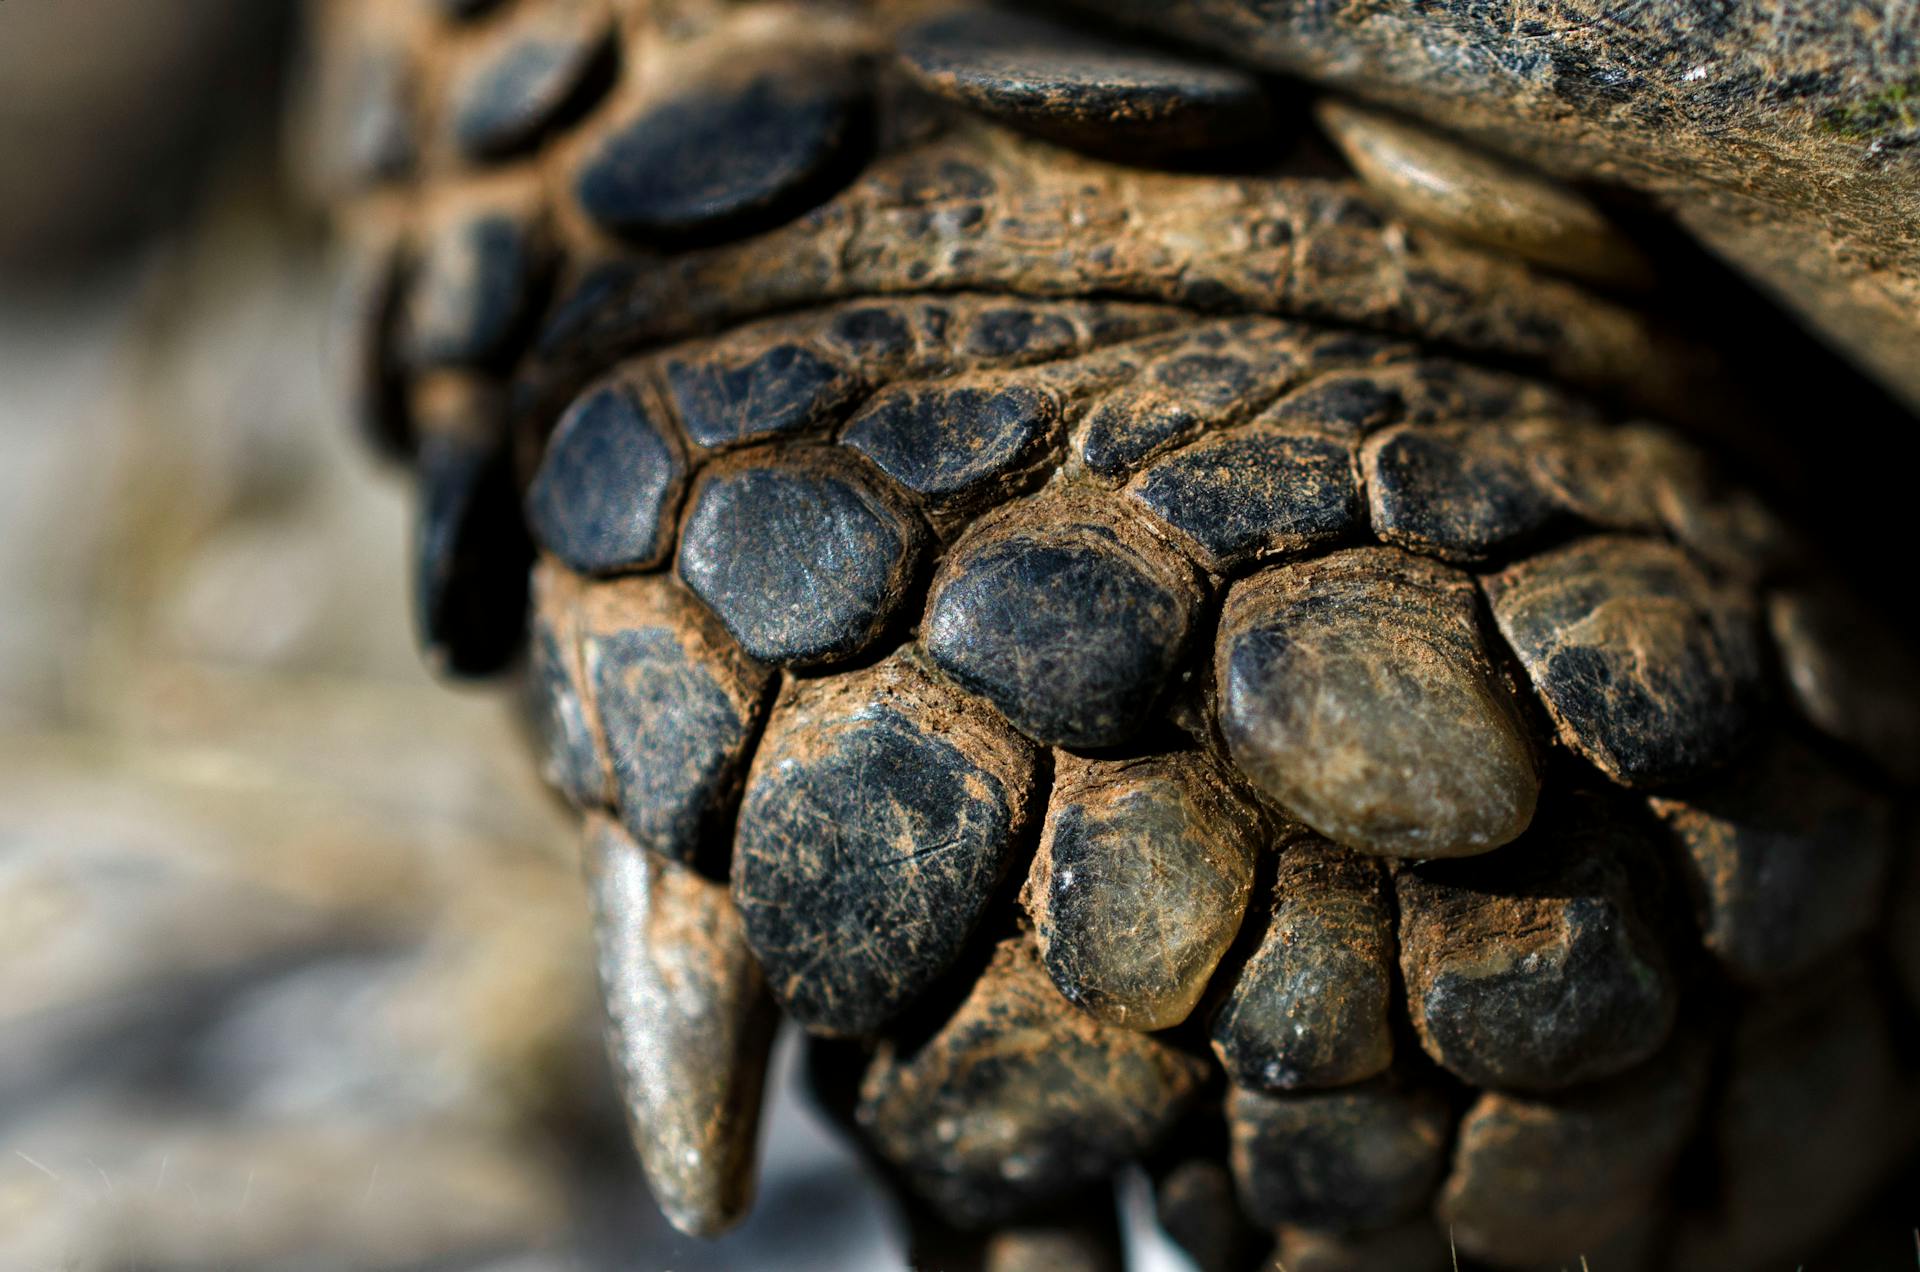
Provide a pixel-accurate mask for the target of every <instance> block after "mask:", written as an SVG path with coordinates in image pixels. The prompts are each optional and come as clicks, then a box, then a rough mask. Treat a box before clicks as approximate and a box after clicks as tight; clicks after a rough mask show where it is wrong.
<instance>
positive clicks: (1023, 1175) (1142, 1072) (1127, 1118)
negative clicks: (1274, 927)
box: [858, 937, 1204, 1223]
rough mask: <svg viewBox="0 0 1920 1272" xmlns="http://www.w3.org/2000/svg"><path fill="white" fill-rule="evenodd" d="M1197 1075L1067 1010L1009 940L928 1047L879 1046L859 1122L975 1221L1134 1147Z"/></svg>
mask: <svg viewBox="0 0 1920 1272" xmlns="http://www.w3.org/2000/svg"><path fill="white" fill-rule="evenodd" d="M1203 1073H1204V1064H1203V1062H1201V1061H1200V1060H1198V1059H1197V1058H1195V1057H1192V1056H1188V1055H1185V1054H1183V1053H1181V1052H1179V1051H1176V1050H1174V1049H1173V1048H1171V1047H1169V1046H1168V1045H1167V1044H1165V1043H1163V1042H1160V1041H1158V1040H1157V1039H1154V1038H1151V1037H1149V1036H1147V1035H1146V1034H1141V1033H1135V1032H1134V1031H1133V1030H1131V1029H1120V1028H1116V1027H1114V1026H1112V1025H1102V1024H1099V1023H1098V1022H1096V1021H1094V1020H1093V1019H1091V1018H1090V1017H1088V1016H1087V1015H1085V1014H1084V1013H1082V1012H1080V1011H1077V1010H1075V1009H1074V1008H1073V1007H1071V1006H1070V1005H1068V1003H1067V1002H1066V1001H1065V1000H1064V999H1062V998H1061V997H1060V995H1059V993H1058V992H1056V991H1055V990H1054V988H1053V986H1052V985H1051V984H1049V983H1048V981H1047V976H1046V973H1045V972H1044V971H1042V970H1041V968H1040V964H1039V960H1038V958H1037V957H1036V955H1035V953H1034V950H1033V947H1032V944H1031V942H1029V941H1028V940H1026V939H1025V938H1024V937H1016V938H1014V939H1012V940H1009V941H1005V942H1002V943H1001V945H1000V946H999V947H998V948H997V949H995V951H994V957H993V964H992V966H990V967H989V968H988V969H987V971H986V972H985V974H984V975H982V976H981V978H980V980H979V981H978V982H977V983H976V984H975V985H974V987H973V990H972V992H970V993H969V994H968V995H967V999H966V1001H965V1002H964V1003H962V1004H961V1006H960V1009H959V1010H958V1011H957V1012H955V1013H954V1015H953V1017H952V1018H951V1019H950V1020H948V1021H947V1023H946V1024H945V1025H944V1026H942V1028H941V1029H940V1031H939V1032H938V1033H937V1034H935V1035H934V1036H933V1037H932V1038H931V1039H929V1040H927V1041H926V1042H925V1043H923V1044H921V1046H920V1047H919V1048H918V1049H917V1050H914V1051H911V1052H903V1051H901V1050H900V1049H899V1048H898V1046H897V1045H895V1044H887V1045H885V1046H883V1047H882V1049H881V1051H880V1053H879V1054H878V1055H877V1056H876V1057H875V1059H874V1063H873V1065H872V1067H871V1068H870V1069H868V1071H867V1074H866V1076H865V1078H863V1079H862V1081H861V1088H860V1105H859V1110H858V1118H859V1122H860V1125H861V1126H862V1128H863V1129H864V1130H865V1131H866V1133H867V1134H868V1135H869V1136H871V1137H872V1139H873V1143H874V1146H875V1147H876V1148H877V1149H878V1150H879V1152H880V1155H881V1156H882V1157H883V1158H885V1159H886V1160H887V1161H889V1162H891V1163H893V1164H894V1165H895V1166H896V1167H898V1168H899V1169H901V1170H902V1171H904V1172H905V1173H906V1174H907V1177H908V1178H909V1179H910V1180H912V1181H913V1182H914V1184H915V1186H916V1187H917V1188H918V1189H919V1190H920V1192H921V1193H922V1194H923V1195H924V1196H926V1197H927V1198H929V1199H930V1200H931V1201H933V1202H934V1204H935V1205H937V1206H938V1207H939V1208H940V1209H941V1210H943V1211H944V1212H945V1213H946V1214H948V1215H949V1216H950V1217H951V1218H953V1219H955V1220H957V1221H960V1222H965V1223H980V1222H987V1221H992V1220H994V1219H997V1218H999V1217H1001V1216H1005V1215H1009V1214H1012V1213H1014V1212H1017V1211H1018V1210H1020V1209H1021V1208H1023V1207H1028V1206H1031V1205H1033V1204H1035V1203H1038V1202H1043V1201H1044V1200H1045V1199H1046V1198H1048V1197H1049V1196H1054V1195H1058V1194H1061V1193H1064V1192H1066V1191H1068V1190H1069V1189H1071V1188H1072V1187H1074V1186H1075V1185H1078V1184H1083V1183H1087V1182H1090V1181H1093V1180H1097V1179H1101V1178H1104V1177H1105V1176H1106V1175H1107V1174H1108V1173H1109V1172H1110V1171H1112V1170H1113V1169H1114V1168H1115V1167H1117V1166H1119V1165H1120V1164H1121V1163H1123V1162H1125V1161H1128V1160H1130V1159H1132V1158H1135V1157H1138V1156H1140V1155H1141V1154H1143V1153H1145V1152H1146V1151H1147V1150H1148V1149H1149V1148H1151V1147H1152V1146H1153V1144H1154V1143H1155V1141H1157V1140H1158V1139H1160V1138H1161V1137H1162V1136H1163V1135H1165V1134H1166V1133H1167V1131H1168V1130H1169V1129H1171V1128H1172V1126H1173V1125H1174V1123H1175V1121H1176V1120H1177V1119H1178V1118H1179V1116H1180V1114H1181V1113H1182V1112H1183V1111H1184V1109H1185V1107H1186V1105H1187V1103H1188V1102H1189V1101H1190V1100H1191V1098H1192V1097H1193V1095H1194V1093H1195V1091H1196V1090H1197V1088H1198V1086H1199V1083H1200V1080H1201V1076H1202V1074H1203ZM1010 1165H1011V1166H1012V1169H1008V1167H1009V1166H1010Z"/></svg>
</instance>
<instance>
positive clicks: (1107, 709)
mask: <svg viewBox="0 0 1920 1272" xmlns="http://www.w3.org/2000/svg"><path fill="white" fill-rule="evenodd" d="M1198 602H1199V596H1198V591H1197V588H1196V587H1195V584H1194V580H1193V578H1192V574H1191V570H1190V569H1189V568H1188V567H1186V566H1185V565H1184V564H1183V563H1181V562H1179V561H1177V560H1175V559H1173V558H1172V557H1171V555H1170V554H1169V553H1167V552H1166V550H1165V549H1164V548H1161V547H1160V546H1159V545H1158V544H1157V543H1155V542H1154V541H1153V540H1152V539H1150V538H1149V537H1147V536H1145V535H1143V534H1141V533H1140V532H1139V531H1138V530H1137V529H1136V528H1135V527H1133V526H1131V525H1129V524H1128V523H1127V521H1126V520H1125V519H1124V518H1123V517H1120V516H1116V515H1115V513H1114V511H1113V510H1112V509H1111V507H1110V506H1108V505H1106V504H1103V503H1100V502H1096V501H1093V500H1091V499H1088V498H1085V497H1082V496H1074V495H1066V496H1062V497H1058V498H1036V499H1032V500H1026V501H1022V502H1019V503H1016V504H1014V505H1012V506H1010V507H1008V508H1007V509H1005V510H1004V512H1002V513H999V514H996V515H993V516H989V517H987V518H984V519H983V520H981V521H980V522H979V523H978V524H977V525H976V526H975V527H974V529H972V530H970V531H969V532H968V534H967V535H966V536H965V537H964V538H963V539H962V540H961V541H960V543H959V544H958V545H957V546H956V547H955V548H954V550H953V552H952V554H951V555H950V556H949V557H948V558H947V560H946V563H945V564H944V565H943V566H942V567H941V571H940V575H939V577H938V578H936V579H935V580H934V584H933V594H932V596H931V597H930V598H929V599H928V602H927V616H926V619H925V622H924V625H923V630H924V637H923V639H924V640H925V641H926V645H927V652H928V653H929V654H930V655H931V656H932V657H933V660H934V662H936V663H938V664H939V665H940V667H941V669H942V670H944V671H946V672H947V673H948V674H949V675H951V676H953V677H954V678H955V679H956V680H958V681H959V682H960V683H961V684H963V685H965V686H967V687H968V688H969V689H972V690H973V691H974V692H976V693H979V694H981V695H983V696H985V697H986V698H988V699H990V700H991V701H992V702H993V703H994V705H996V706H998V707H999V708H1000V709H1001V710H1002V711H1004V712H1006V714H1007V718H1008V719H1010V720H1012V721H1013V722H1014V724H1015V725H1016V726H1018V727H1019V728H1020V729H1021V730H1023V731H1024V732H1026V733H1027V734H1028V735H1029V736H1031V737H1032V738H1034V739H1035V740H1036V741H1039V742H1046V743H1052V744H1055V745H1059V746H1109V745H1113V744H1115V743H1118V742H1123V741H1125V740H1126V739H1127V738H1128V737H1129V736H1130V735H1132V734H1133V733H1134V732H1135V731H1136V730H1137V729H1138V728H1139V727H1140V726H1141V724H1142V723H1144V721H1145V718H1146V715H1147V712H1148V711H1149V710H1151V709H1152V708H1153V706H1154V705H1155V704H1156V702H1157V701H1158V700H1159V697H1160V694H1161V690H1162V688H1163V687H1164V685H1165V683H1166V680H1167V678H1168V676H1169V675H1171V674H1172V672H1173V669H1174V664H1175V663H1176V662H1177V661H1178V659H1179V657H1180V654H1181V652H1182V651H1183V649H1184V647H1185V645H1186V641H1187V632H1188V628H1189V627H1190V625H1191V623H1192V621H1193V614H1194V610H1195V609H1196V608H1197V606H1198Z"/></svg>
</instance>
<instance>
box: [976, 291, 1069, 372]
mask: <svg viewBox="0 0 1920 1272" xmlns="http://www.w3.org/2000/svg"><path fill="white" fill-rule="evenodd" d="M1079 343H1080V335H1079V332H1077V331H1076V330H1075V329H1074V325H1073V323H1072V321H1071V320H1070V319H1068V317H1067V316H1066V315H1065V314H1062V313H1059V312H1057V311H1054V310H1048V309H1041V308H1039V307H1037V306H1031V305H996V306H994V307H992V308H990V309H983V310H981V311H980V312H978V313H976V314H975V315H974V316H973V322H972V324H971V325H970V326H969V327H968V329H967V335H966V345H965V349H966V352H967V353H968V354H969V355H970V356H972V357H975V358H979V359H980V360H982V361H983V362H996V363H999V362H1038V361H1041V360H1042V359H1045V358H1058V357H1062V356H1064V355H1065V354H1069V353H1072V352H1074V351H1075V350H1076V349H1077V348H1078V347H1079Z"/></svg>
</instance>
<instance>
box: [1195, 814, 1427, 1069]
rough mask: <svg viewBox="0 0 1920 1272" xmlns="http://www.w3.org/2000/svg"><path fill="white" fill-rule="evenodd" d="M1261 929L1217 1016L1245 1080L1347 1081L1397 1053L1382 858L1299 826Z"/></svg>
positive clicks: (1220, 1049) (1218, 1033) (1223, 1051)
mask: <svg viewBox="0 0 1920 1272" xmlns="http://www.w3.org/2000/svg"><path fill="white" fill-rule="evenodd" d="M1279 847H1280V859H1279V866H1278V871H1277V874H1276V876H1275V878H1274V882H1273V895H1272V898H1271V901H1270V902H1269V905H1270V907H1271V912H1270V914H1269V916H1268V918H1267V926H1266V931H1265V932H1264V933H1263V934H1262V935H1261V937H1260V944H1259V947H1258V948H1257V949H1255V950H1254V952H1253V954H1252V955H1251V957H1249V958H1248V959H1247V961H1246V964H1245V966H1243V967H1242V968H1241V969H1240V972H1239V975H1238V976H1236V977H1235V978H1234V981H1233V987H1232V990H1231V991H1230V992H1229V994H1228V996H1227V998H1226V1001H1225V1002H1224V1003H1222V1004H1221V1006H1220V1009H1219V1011H1218V1012H1217V1013H1216V1014H1215V1016H1214V1018H1213V1050H1214V1053H1215V1054H1216V1055H1218V1056H1219V1057H1220V1063H1221V1065H1222V1066H1223V1067H1224V1068H1225V1069H1226V1071H1227V1076H1228V1078H1229V1079H1231V1080H1232V1081H1234V1082H1236V1083H1238V1084H1239V1085H1241V1086H1243V1087H1250V1088H1262V1089H1268V1090H1284V1089H1291V1088H1298V1087H1330V1086H1344V1085H1345V1084H1347V1083H1349V1082H1359V1081H1362V1080H1364V1079H1366V1078H1371V1077H1374V1076H1375V1075H1377V1074H1380V1073H1383V1072H1385V1070H1386V1068H1387V1066H1388V1065H1389V1064H1390V1063H1392V1061H1393V1032H1392V1021H1391V1017H1390V1012H1391V1009H1392V1005H1393V972H1394V957H1393V913H1392V910H1391V909H1390V908H1389V905H1388V900H1387V897H1386V894H1385V880H1384V877H1383V875H1382V871H1381V868H1380V863H1379V862H1377V861H1372V860H1369V859H1367V858H1365V857H1361V856H1358V855H1355V854H1353V853H1350V852H1348V851H1346V850H1344V849H1340V848H1336V847H1334V846H1333V845H1331V844H1329V843H1327V842H1326V841H1325V840H1323V839H1321V838H1320V837H1319V836H1317V835H1314V834H1311V833H1305V832H1303V833H1298V834H1295V835H1293V836H1292V837H1291V838H1288V839H1286V840H1284V841H1283V842H1282V843H1281V844H1280V845H1279Z"/></svg>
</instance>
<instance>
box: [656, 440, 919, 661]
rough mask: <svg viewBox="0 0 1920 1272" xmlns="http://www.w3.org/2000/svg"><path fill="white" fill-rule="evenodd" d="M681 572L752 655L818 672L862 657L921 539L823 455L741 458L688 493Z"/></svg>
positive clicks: (893, 508)
mask: <svg viewBox="0 0 1920 1272" xmlns="http://www.w3.org/2000/svg"><path fill="white" fill-rule="evenodd" d="M689 508H690V510H689V512H688V514H687V523H686V532H685V534H684V535H683V536H682V537H681V540H680V558H679V571H680V577H681V578H682V579H684V580H685V581H686V585H687V587H688V588H690V589H691V590H692V591H693V594H694V595H695V596H698V597H699V598H700V599H701V600H702V601H704V602H705V603H706V604H707V605H708V606H709V607H710V608H711V609H712V610H713V612H714V613H716V614H718V615H719V616H720V621H721V622H723V623H725V624H726V625H727V630H728V631H730V632H732V633H733V635H734V637H735V638H736V639H737V640H739V642H740V644H741V645H742V646H743V647H744V648H745V649H746V651H747V652H748V653H749V654H751V655H753V656H754V657H755V658H758V659H760V660H761V661H762V662H772V663H783V664H786V665H788V666H799V667H806V666H814V665H817V664H820V663H824V662H831V661H834V660H835V659H840V658H845V657H847V656H849V655H852V654H857V653H859V652H860V651H861V650H863V649H865V648H866V647H867V646H868V645H869V644H870V643H871V642H872V641H873V640H874V639H875V638H876V637H878V636H879V634H880V630H881V628H883V627H884V626H885V625H886V623H887V620H888V619H889V618H891V617H892V616H893V612H894V610H895V609H896V608H897V607H898V606H899V605H900V602H901V600H902V599H903V597H902V593H903V592H904V590H905V584H906V580H907V578H908V576H909V574H910V573H911V571H912V569H913V567H914V564H915V562H916V560H917V558H918V556H919V552H920V546H921V539H922V537H923V535H924V531H923V530H922V528H921V524H920V521H919V519H918V518H917V517H915V516H914V515H913V514H912V513H911V512H909V511H907V510H906V509H905V508H903V507H902V506H901V505H900V503H899V502H898V501H897V500H896V499H895V498H893V496H892V495H891V493H890V492H889V491H887V489H886V488H885V487H884V486H882V485H881V484H880V483H878V482H876V481H874V480H872V479H871V478H869V477H868V476H867V475H866V474H865V473H863V472H862V471H861V470H860V469H859V468H858V467H857V466H856V465H854V464H852V463H849V462H847V461H846V460H845V459H843V458H842V457H841V456H840V455H838V454H836V453H835V452H831V451H826V450H811V451H791V452H787V453H784V454H781V455H777V456H775V455H769V454H766V453H763V452H752V451H749V452H745V453H743V454H742V455H741V457H740V458H739V459H738V460H737V461H734V462H731V463H728V464H726V465H722V466H717V467H710V468H708V469H707V470H706V471H705V472H704V473H703V474H702V475H701V477H700V479H699V481H698V483H697V484H696V485H695V486H694V489H693V493H692V495H691V496H689Z"/></svg>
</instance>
